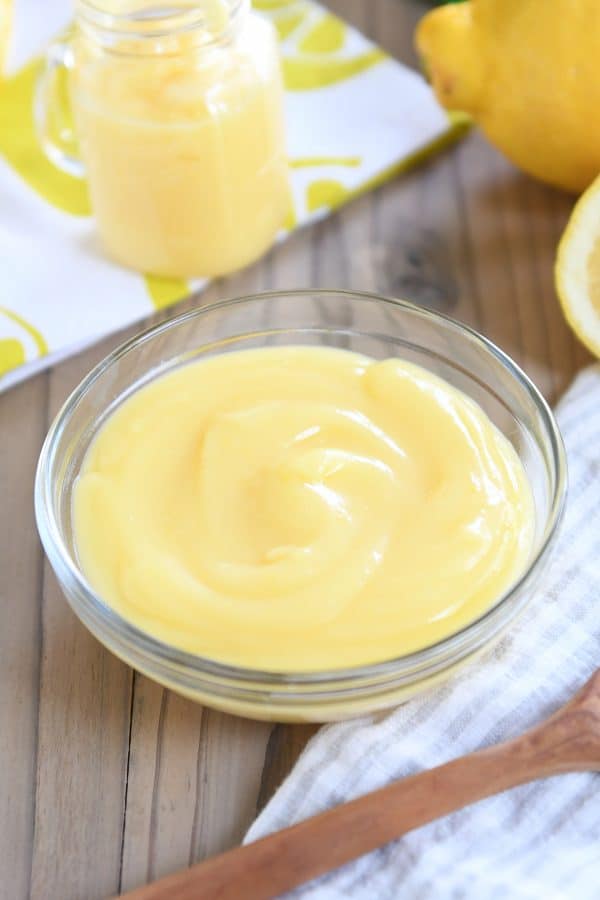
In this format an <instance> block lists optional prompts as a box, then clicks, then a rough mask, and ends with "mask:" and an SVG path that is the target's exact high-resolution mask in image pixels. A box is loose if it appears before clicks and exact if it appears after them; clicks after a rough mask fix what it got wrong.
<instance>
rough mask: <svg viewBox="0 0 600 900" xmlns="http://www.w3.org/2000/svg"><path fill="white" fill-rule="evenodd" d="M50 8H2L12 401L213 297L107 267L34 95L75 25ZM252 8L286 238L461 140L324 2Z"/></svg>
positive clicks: (20, 0)
mask: <svg viewBox="0 0 600 900" xmlns="http://www.w3.org/2000/svg"><path fill="white" fill-rule="evenodd" d="M43 5H44V14H43V16H42V15H40V9H39V0H12V3H7V0H0V61H1V60H2V57H5V56H6V45H7V42H6V38H7V34H8V31H9V30H10V32H11V35H10V53H9V55H8V61H7V63H6V62H5V64H4V71H3V73H2V74H0V196H1V197H2V203H0V272H1V273H2V278H1V280H0V307H2V309H3V310H4V313H0V390H3V389H6V388H7V387H9V386H10V385H12V384H15V383H16V382H17V381H19V380H21V379H22V378H25V377H26V376H27V375H28V374H30V373H32V372H34V371H37V370H38V369H39V368H41V367H42V366H44V365H49V364H51V363H53V362H55V361H56V360H58V359H60V358H62V357H64V356H66V355H68V354H70V353H73V352H75V351H77V350H78V349H80V348H82V347H84V346H86V345H87V344H90V343H91V342H93V341H95V340H98V339H99V338H101V337H104V336H105V335H107V334H110V333H111V332H114V331H117V330H118V329H121V328H124V327H125V326H127V325H130V324H131V323H132V322H135V321H137V320H140V319H142V318H144V317H146V316H148V315H150V314H151V313H152V312H154V311H156V310H161V309H163V308H165V307H167V306H170V305H171V304H173V303H175V302H176V301H177V300H179V299H181V297H182V296H184V295H185V294H187V293H189V292H190V291H191V290H192V289H198V288H201V287H202V286H203V283H202V282H187V281H179V280H176V279H168V278H158V277H156V276H155V275H153V274H152V273H148V272H143V273H137V272H133V271H130V270H126V269H123V268H121V267H120V266H118V265H117V264H116V263H113V262H112V261H111V260H109V259H108V258H106V257H105V256H104V255H103V253H102V250H101V248H100V246H99V244H98V242H97V239H96V236H95V230H94V222H93V216H92V214H91V213H92V211H91V209H90V204H89V198H88V193H87V188H86V184H85V181H84V180H78V179H76V178H73V177H71V176H69V175H66V174H64V173H62V172H59V171H58V170H57V169H55V168H54V167H53V166H52V165H51V164H50V163H49V162H48V161H47V160H46V158H45V156H44V155H43V153H42V151H41V149H40V146H39V144H38V140H37V136H36V131H35V127H34V119H33V102H34V90H35V83H36V79H37V77H38V74H39V72H40V70H41V67H42V63H43V56H44V52H45V48H46V47H47V46H48V45H49V43H50V42H51V41H52V40H53V39H55V38H56V37H57V35H60V34H63V33H64V31H65V29H66V28H67V26H68V25H69V23H70V21H71V19H72V15H73V13H72V3H71V0H45V2H44V4H43ZM254 7H255V9H256V10H257V11H258V12H259V13H260V14H261V15H264V16H266V17H268V18H269V19H270V20H271V22H272V23H273V25H274V27H275V29H276V31H277V34H278V36H279V40H280V48H281V57H282V67H283V75H284V80H285V87H286V117H287V131H288V134H287V142H288V153H289V157H290V167H291V182H292V197H291V200H290V209H289V212H288V216H287V219H286V223H285V228H284V229H283V231H282V234H281V239H283V238H284V237H285V236H286V234H288V233H289V231H291V230H293V229H294V228H297V227H300V226H302V225H305V224H307V223H309V222H311V221H314V220H316V219H318V218H321V217H323V216H325V215H327V214H328V213H329V212H330V211H331V210H332V209H335V208H337V207H338V206H339V205H341V204H342V203H345V202H346V201H347V200H349V199H350V198H352V197H353V196H355V195H356V194H358V193H360V192H362V191H364V190H367V189H368V188H369V187H371V186H373V185H374V184H376V183H378V182H380V181H382V180H383V179H385V178H386V177H390V176H391V175H393V174H394V173H396V172H398V171H400V170H402V169H403V168H406V167H407V166H408V165H409V164H415V163H417V162H418V161H419V160H420V159H421V158H423V156H425V155H426V154H427V153H428V152H430V151H431V150H432V149H434V148H436V147H438V146H439V145H440V144H441V143H443V142H445V141H447V140H449V139H450V138H452V137H453V136H454V135H455V134H456V133H457V129H456V127H455V125H454V124H453V123H452V120H451V119H449V117H448V114H447V113H446V112H445V111H444V110H443V109H442V108H441V106H440V105H439V104H438V102H437V101H436V99H435V97H434V95H433V92H432V91H431V89H430V88H429V86H428V85H427V84H426V82H425V80H424V79H423V78H422V77H421V76H420V75H419V74H417V73H416V72H413V71H412V70H410V69H408V68H406V67H405V66H403V65H401V64H400V63H398V62H397V61H395V60H393V59H391V58H390V57H389V56H387V55H386V54H385V53H384V52H383V51H382V50H381V49H380V48H379V47H377V46H376V45H374V44H373V43H371V42H370V41H368V40H367V39H366V38H365V37H364V36H363V35H361V34H360V33H359V32H357V31H356V30H355V29H354V28H351V27H350V26H349V25H348V24H347V23H345V22H343V21H342V20H341V19H339V18H337V17H335V16H334V15H332V14H331V13H330V12H329V11H328V10H326V9H324V8H323V7H321V6H320V5H318V4H317V3H314V2H312V0H254ZM7 12H8V16H7ZM11 20H12V24H11V25H10V28H8V27H7V26H6V25H5V23H6V22H11ZM0 71H1V65H0ZM36 336H37V337H36Z"/></svg>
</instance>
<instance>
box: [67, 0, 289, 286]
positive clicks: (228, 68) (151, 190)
mask: <svg viewBox="0 0 600 900" xmlns="http://www.w3.org/2000/svg"><path fill="white" fill-rule="evenodd" d="M80 6H81V9H82V12H81V21H80V27H79V29H78V32H77V34H76V36H75V39H74V44H73V47H74V66H73V71H72V75H71V96H72V102H73V108H74V113H75V120H76V125H77V133H78V136H79V139H80V145H81V153H82V157H83V160H84V162H85V167H86V171H87V177H88V181H89V186H90V194H91V200H92V207H93V211H94V215H95V217H96V220H97V224H98V228H99V232H100V236H101V239H102V241H103V243H104V245H105V247H106V249H107V250H108V252H109V253H110V254H111V255H112V256H113V257H114V258H115V259H116V260H118V261H119V262H121V263H123V264H125V265H127V266H130V267H132V268H135V269H138V270H141V271H144V272H153V273H156V274H159V275H164V276H174V277H179V278H187V277H194V276H215V275H221V274H224V273H226V272H230V271H233V270H235V269H238V268H240V267H241V266H244V265H246V264H247V263H249V262H251V261H252V260H254V259H256V258H257V257H258V256H260V255H261V254H262V253H263V252H264V251H265V250H266V249H267V248H268V247H269V245H270V244H271V243H272V242H273V240H274V238H275V236H276V234H277V232H278V231H279V229H280V228H281V226H282V224H283V221H284V218H285V215H286V212H287V210H288V206H289V202H290V194H289V185H288V167H287V157H286V149H285V134H284V117H283V88H282V80H281V73H280V63H279V57H278V47H277V42H276V37H275V33H274V29H273V27H272V25H271V24H270V23H269V22H268V21H266V20H264V19H262V18H260V17H259V16H257V15H255V14H253V13H251V12H250V11H249V10H248V9H247V8H246V4H245V3H237V4H236V3H226V2H224V0H222V2H219V0H211V2H207V0H205V2H204V3H201V2H200V3H196V4H189V6H190V7H193V8H192V9H188V6H187V5H185V4H183V5H181V4H180V6H182V10H183V11H182V12H181V13H179V14H178V17H177V16H175V17H174V20H173V21H170V20H169V19H168V18H167V19H165V20H164V21H162V20H156V19H154V18H152V16H151V15H150V13H151V12H152V8H151V7H152V4H149V3H145V4H144V3H139V4H134V5H133V7H132V4H129V5H127V4H125V5H121V6H119V4H114V3H113V4H112V5H109V4H108V2H107V0H104V7H105V9H106V10H108V12H110V13H112V14H113V15H112V17H111V18H109V20H108V21H109V22H110V28H108V29H107V28H104V30H102V29H101V28H100V27H99V25H98V23H95V25H94V27H92V26H91V25H90V24H89V23H87V20H86V18H85V16H84V12H85V10H86V9H87V7H86V4H80ZM145 7H149V8H150V9H149V10H146V9H145ZM119 11H120V12H121V17H120V18H116V13H117V12H119ZM108 12H106V13H105V15H108ZM88 14H89V13H88ZM125 14H127V18H126V19H124V18H123V16H124V15H125ZM190 16H196V17H198V18H192V19H190V18H189V17H190ZM102 21H104V20H102ZM123 22H126V24H127V28H125V25H124V24H123ZM134 29H137V31H135V30H134ZM107 34H108V37H107ZM107 41H108V42H109V46H107Z"/></svg>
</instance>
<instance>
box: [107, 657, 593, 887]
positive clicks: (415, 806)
mask: <svg viewBox="0 0 600 900" xmlns="http://www.w3.org/2000/svg"><path fill="white" fill-rule="evenodd" d="M590 769H600V669H599V670H598V671H597V672H596V674H595V675H594V676H593V677H592V678H591V679H590V680H589V681H588V682H587V684H586V685H585V686H584V687H583V688H582V689H581V690H580V691H579V693H577V694H576V695H575V697H574V698H573V699H572V700H571V701H570V702H569V703H567V704H566V705H565V706H563V707H561V708H560V709H559V710H558V711H557V712H556V713H555V714H554V715H553V716H551V717H550V718H549V719H547V720H546V721H545V722H542V723H541V724H540V725H538V726H537V727H536V728H532V729H531V730H530V731H526V732H525V733H524V734H522V735H521V736H520V737H517V738H515V739H514V740H512V741H507V742H505V743H503V744H497V745H495V746H493V747H489V748H487V749H485V750H479V751H478V752H477V753H471V754H469V755H468V756H462V757H460V758H459V759H455V760H452V762H448V763H446V764H445V765H443V766H438V767H437V768H435V769H429V770H427V771H425V772H421V773H420V774H418V775H412V776H411V777H410V778H404V779H403V780H402V781H397V782H394V783H393V784H391V785H389V786H388V787H384V788H381V789H380V790H378V791H373V792H372V793H370V794H366V795H365V796H363V797H359V798H358V799H357V800H352V801H351V802H350V803H343V804H342V805H341V806H337V807H335V808H333V809H330V810H328V811H327V812H325V813H322V814H321V815H318V816H314V817H313V818H311V819H306V820H305V821H303V822H300V823H299V824H298V825H293V826H292V827H291V828H285V829H283V831H278V832H276V833H275V834H272V835H270V836H269V837H266V838H262V840H259V841H256V842H255V843H253V844H247V845H246V846H244V847H238V848H236V849H234V850H230V851H229V852H228V853H222V854H221V855H220V856H215V857H213V858H212V859H209V860H207V861H206V862H202V863H199V864H198V865H196V866H193V867H192V868H190V869H186V870H184V871H182V872H178V873H176V874H175V875H169V876H168V877H166V878H163V879H161V880H160V881H157V882H155V883H154V884H149V885H145V886H144V887H140V888H138V889H137V890H134V891H131V892H129V893H128V894H125V895H123V896H125V897H127V898H129V900H167V898H168V900H217V898H218V900H240V898H242V897H243V898H244V900H267V898H271V897H276V896H277V895H279V894H282V893H284V892H285V891H288V890H290V889H291V888H293V887H296V886H297V885H299V884H302V883H303V882H305V881H309V880H311V879H312V878H316V877H317V876H318V875H322V874H323V873H324V872H328V871H329V870H330V869H335V868H337V867H338V866H341V865H343V864H344V863H347V862H349V861H350V860H352V859H355V858H356V857H357V856H362V855H363V853H368V852H369V851H371V850H374V849H375V848H376V847H380V846H382V845H383V844H386V843H388V842H389V841H391V840H393V839H394V838H398V837H400V835H403V834H406V833H407V832H408V831H412V830H413V829H414V828H419V827H420V826H421V825H425V824H426V823H427V822H431V821H432V820H433V819H437V818H439V817H441V816H446V815H448V813H451V812H453V811H454V810H456V809H461V808H462V807H463V806H467V805H468V804H469V803H475V802H476V801H477V800H482V799H483V798H484V797H490V796H492V795H493V794H498V793H500V792H501V791H505V790H507V788H512V787H516V786H517V785H519V784H525V783H526V782H528V781H534V780H535V779H536V778H547V777H548V776H549V775H559V774H561V773H564V772H578V771H587V770H590Z"/></svg>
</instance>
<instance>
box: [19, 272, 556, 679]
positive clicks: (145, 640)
mask: <svg viewBox="0 0 600 900" xmlns="http://www.w3.org/2000/svg"><path fill="white" fill-rule="evenodd" d="M306 296H311V297H322V298H325V297H332V296H343V297H346V298H347V299H351V300H359V301H371V302H373V301H374V302H377V303H382V304H385V305H391V306H392V307H393V308H395V309H403V310H406V311H407V312H410V313H411V314H413V315H416V316H417V317H420V318H422V319H424V320H429V321H434V322H443V323H445V324H446V326H448V327H450V328H452V329H453V330H455V331H456V332H458V333H460V334H462V335H463V336H464V337H467V338H468V339H470V340H471V341H473V342H475V343H476V344H478V345H479V346H480V347H482V348H483V349H484V350H486V351H487V352H488V353H490V354H491V355H493V356H494V357H495V358H496V359H497V360H498V361H499V362H500V363H501V365H502V366H503V367H504V369H505V370H507V371H508V372H509V374H510V375H512V376H513V377H514V378H515V379H516V380H517V381H518V382H519V383H520V385H521V386H522V387H524V388H525V390H526V392H527V394H528V395H529V397H530V399H532V400H533V403H534V405H535V407H536V410H537V412H538V414H539V415H540V418H541V421H542V423H543V427H544V431H545V436H546V438H547V440H548V443H549V444H550V447H551V461H552V472H551V475H552V479H553V493H552V497H551V504H550V509H549V513H548V515H547V517H546V522H545V527H544V531H543V534H542V535H541V538H540V539H539V542H538V545H537V547H536V550H535V553H534V555H533V556H532V559H531V561H530V563H529V566H528V568H527V569H526V570H525V571H524V572H523V574H522V575H521V576H520V578H519V579H518V580H517V581H516V582H514V584H513V585H512V586H511V587H510V588H509V589H508V590H507V591H505V592H504V594H502V595H501V596H500V597H499V598H498V599H497V600H496V602H495V603H494V604H493V605H492V606H491V607H490V608H489V609H487V610H486V611H485V612H484V613H483V614H482V615H481V616H479V617H478V618H477V619H475V620H473V621H472V622H470V623H469V624H468V625H466V626H464V627H463V628H462V629H460V630H459V631H457V632H455V633H454V634H452V635H450V636H449V637H446V638H443V639H441V640H439V641H437V642H435V643H433V644H431V645H429V646H427V647H424V648H422V649H420V650H417V651H414V652H413V653H410V654H405V655H403V656H398V657H393V658H391V659H386V660H382V661H380V662H376V663H372V664H368V665H361V666H353V667H349V668H343V669H326V670H321V671H305V672H293V671H290V672H284V671H274V670H265V671H263V670H259V669H248V668H244V667H238V666H234V665H230V664H227V663H221V662H218V661H217V660H214V659H210V658H209V657H203V656H199V655H196V654H193V653H189V652H188V651H185V650H180V649H178V648H177V647H174V646H172V645H170V644H166V643H163V642H162V641H160V640H158V639H157V638H154V637H152V635H150V634H148V633H147V632H145V631H143V630H141V629H140V628H137V627H136V626H135V625H133V624H132V623H130V622H129V621H128V620H127V619H126V618H124V617H123V616H121V615H120V614H119V613H118V612H117V611H116V610H114V609H113V608H112V607H110V606H109V605H108V604H106V603H105V602H104V601H103V600H102V598H101V597H100V596H99V595H98V594H97V593H96V592H95V591H94V590H93V588H92V587H91V585H90V584H88V582H87V581H86V579H85V577H84V575H83V573H82V572H81V570H80V569H79V567H78V566H77V564H76V562H75V560H74V559H73V558H72V556H71V554H70V552H69V551H68V549H67V547H66V545H65V542H64V541H63V539H62V536H61V532H60V527H59V524H58V521H57V518H56V515H55V512H54V506H53V503H52V481H51V473H52V469H53V461H54V458H55V455H56V452H57V447H58V442H59V440H60V437H61V434H62V431H63V429H64V427H65V426H66V424H67V423H68V420H69V418H70V416H71V415H72V413H73V411H74V409H75V408H76V406H77V404H78V403H79V402H80V400H81V399H82V398H83V397H84V395H85V394H86V393H87V391H88V390H89V389H90V388H91V387H92V386H93V384H94V383H95V381H96V380H97V379H98V378H100V377H101V376H102V375H103V374H104V373H105V372H106V371H107V370H108V369H110V367H111V366H112V365H113V364H114V363H116V362H117V361H118V360H119V359H121V358H122V357H123V356H125V355H126V354H127V353H129V352H130V351H131V350H133V349H136V348H137V347H139V346H141V345H142V344H144V343H145V342H146V341H148V340H151V339H153V338H154V337H157V336H158V335H160V334H161V333H163V332H166V331H169V330H171V329H173V328H177V327H178V326H179V325H181V324H183V323H185V322H188V321H191V320H193V319H196V318H200V317H202V316H205V315H207V314H210V313H213V312H219V311H223V310H227V309H230V308H235V307H237V306H241V305H244V304H250V303H252V302H255V301H260V300H267V299H276V298H280V299H281V298H283V297H295V298H299V297H306ZM332 330H335V329H332ZM566 491H567V462H566V455H565V449H564V444H563V440H562V436H561V434H560V431H559V428H558V425H557V423H556V420H555V418H554V415H553V413H552V411H551V410H550V407H549V406H548V404H547V402H546V400H545V399H544V397H543V396H542V394H541V393H540V392H539V390H538V389H537V388H536V386H535V385H534V384H533V382H532V381H531V379H530V378H529V377H528V376H527V375H526V374H525V372H523V370H522V369H521V368H520V367H519V366H518V365H517V364H516V363H515V362H514V361H513V360H512V359H511V358H510V357H509V356H508V355H507V354H506V353H504V351H503V350H501V349H500V348H499V347H497V346H496V345H495V344H494V343H493V342H492V341H490V340H489V339H488V338H486V337H484V336H483V335H481V334H479V332H477V331H475V330H474V329H473V328H471V327H470V326H468V325H463V324H462V323H460V322H458V321H457V320H455V319H453V318H452V317H451V316H447V315H445V314H443V313H439V312H433V311H431V310H428V309H423V308H422V307H419V306H417V305H415V304H413V303H410V302H408V301H406V300H399V299H395V298H392V297H387V296H383V295H380V294H375V293H371V292H367V291H352V290H344V289H339V290H338V289H335V288H318V289H311V288H306V289H296V290H290V291H284V290H273V291H265V292H260V293H255V294H249V295H245V296H243V297H236V298H231V299H226V300H220V301H218V302H215V303H211V304H208V305H206V306H202V307H198V308H195V309H192V310H190V311H188V312H185V313H182V314H180V315H178V316H175V317H172V318H168V319H166V320H165V321H163V322H161V323H159V324H157V325H153V326H151V327H149V328H147V329H145V330H143V331H141V332H139V333H138V334H136V335H135V336H134V337H132V338H130V339H129V340H127V341H125V342H124V343H122V344H121V345H120V346H119V347H117V348H116V349H115V350H113V351H112V352H111V353H110V354H108V356H106V357H105V358H104V359H103V360H102V361H101V362H100V363H98V364H97V365H96V366H95V367H94V368H93V369H92V370H91V371H90V372H89V373H88V375H86V376H85V378H83V380H82V381H81V382H80V383H79V384H78V385H77V387H76V388H75V389H74V390H73V391H72V393H71V394H70V395H69V397H68V398H67V400H66V401H65V403H64V404H63V406H62V408H61V409H60V410H59V412H58V414H57V415H56V417H55V419H54V421H53V422H52V424H51V426H50V429H49V431H48V434H47V435H46V439H45V441H44V444H43V446H42V450H41V452H40V457H39V460H38V466H37V471H36V478H35V491H34V503H35V515H36V522H37V527H38V531H39V534H40V538H41V540H42V544H43V546H44V550H45V551H46V554H47V556H48V559H49V560H50V563H51V564H52V567H53V569H54V570H55V572H56V574H57V576H58V578H59V581H60V582H61V586H64V587H66V588H67V589H68V590H65V593H67V596H69V590H71V591H73V592H75V593H76V594H77V595H78V597H79V598H80V600H82V601H83V602H84V603H85V604H87V606H88V607H89V610H88V611H89V612H90V613H91V614H92V615H93V618H94V619H95V620H96V621H100V623H101V624H102V626H103V628H105V629H107V630H108V632H109V633H111V634H114V635H115V637H116V638H117V640H119V641H122V640H126V641H130V642H131V643H133V644H134V646H135V647H136V648H137V649H138V650H140V651H142V652H143V653H144V654H146V655H147V656H148V657H150V658H151V659H153V660H157V661H158V660H159V661H161V662H162V663H164V664H166V665H170V666H172V665H175V666H177V667H184V668H185V669H186V670H188V672H189V671H190V670H191V671H192V672H194V673H195V674H196V675H197V676H198V677H202V676H206V675H209V676H213V677H217V678H222V679H225V680H228V681H233V682H236V683H237V684H239V686H240V687H243V686H244V685H245V684H248V683H252V684H253V685H256V683H257V682H260V683H263V684H265V685H267V686H272V687H281V686H282V685H285V686H286V687H293V686H294V685H297V686H298V687H299V688H302V687H304V688H309V686H311V685H313V686H318V685H322V686H324V687H327V686H329V685H331V684H332V682H352V681H355V680H357V679H364V678H379V677H385V676H390V675H394V676H402V675H403V674H409V673H410V672H411V671H414V670H418V671H422V670H423V669H427V668H428V667H429V666H436V664H439V663H440V662H442V661H443V660H446V659H450V660H451V661H454V659H460V658H463V657H464V656H466V655H467V654H469V653H471V652H475V651H476V650H477V649H478V648H479V647H481V646H482V644H484V643H486V642H487V640H488V638H489V637H491V636H492V635H493V634H494V633H495V632H496V630H499V629H501V628H502V627H503V621H502V611H503V610H504V609H505V608H506V607H507V606H511V605H512V604H511V600H516V599H517V597H518V595H519V594H520V593H521V592H522V591H523V590H524V589H525V588H526V587H527V584H528V583H529V582H530V581H531V580H533V578H534V577H535V575H536V574H537V571H538V569H539V568H540V566H541V565H542V563H543V561H544V559H545V557H546V556H547V554H548V552H549V550H550V548H551V545H552V544H553V542H554V539H555V538H556V536H557V531H558V526H559V524H560V521H561V518H562V515H563V512H564V506H565V500H566ZM69 599H70V598H69ZM494 625H495V626H496V628H494V627H493V626H494Z"/></svg>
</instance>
